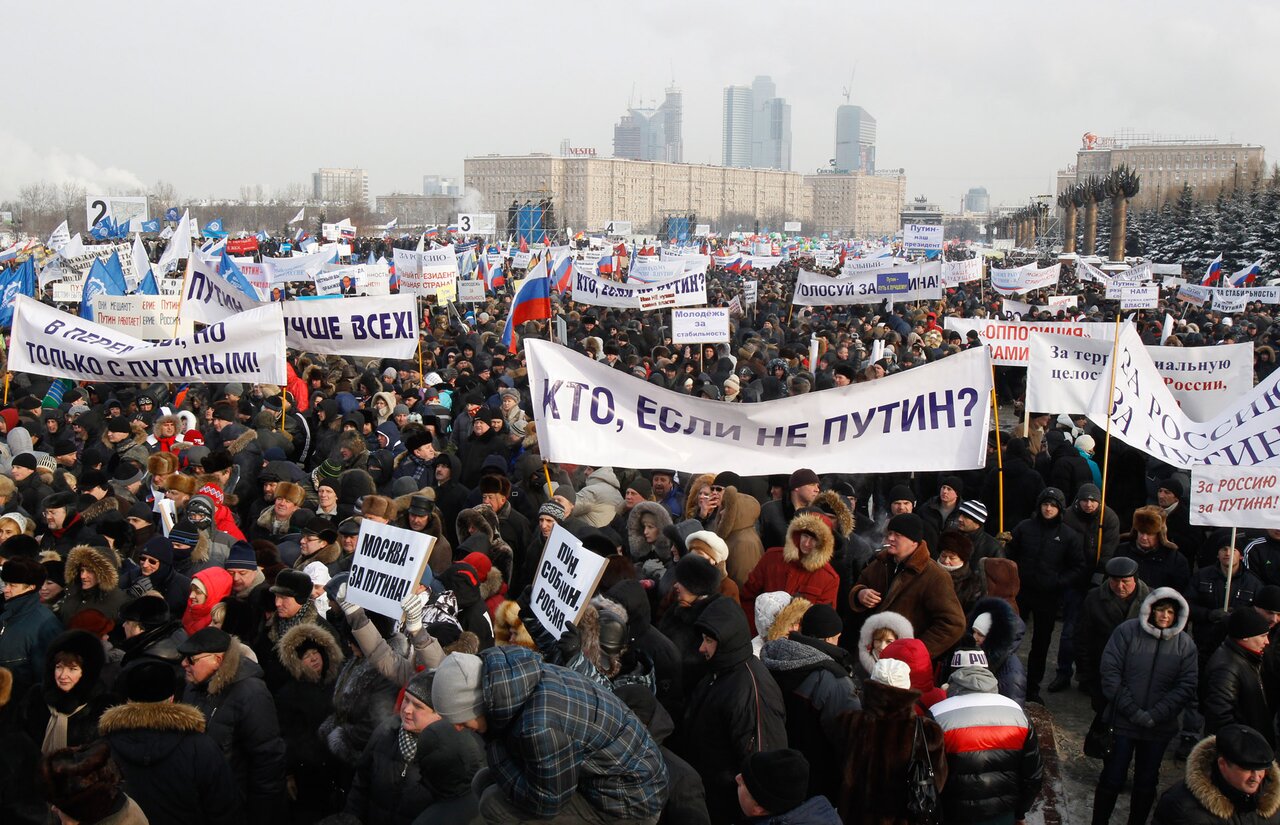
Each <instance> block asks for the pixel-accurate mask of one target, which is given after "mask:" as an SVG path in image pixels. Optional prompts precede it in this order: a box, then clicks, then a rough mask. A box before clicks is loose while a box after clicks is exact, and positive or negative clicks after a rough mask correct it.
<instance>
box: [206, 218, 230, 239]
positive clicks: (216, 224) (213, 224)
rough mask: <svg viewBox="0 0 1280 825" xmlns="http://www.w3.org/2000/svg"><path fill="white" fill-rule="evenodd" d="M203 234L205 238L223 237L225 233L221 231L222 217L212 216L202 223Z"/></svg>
mask: <svg viewBox="0 0 1280 825" xmlns="http://www.w3.org/2000/svg"><path fill="white" fill-rule="evenodd" d="M204 236H205V237H206V238H225V237H227V233H226V232H223V231H222V218H214V219H213V220H211V221H209V222H208V223H207V224H205V225H204Z"/></svg>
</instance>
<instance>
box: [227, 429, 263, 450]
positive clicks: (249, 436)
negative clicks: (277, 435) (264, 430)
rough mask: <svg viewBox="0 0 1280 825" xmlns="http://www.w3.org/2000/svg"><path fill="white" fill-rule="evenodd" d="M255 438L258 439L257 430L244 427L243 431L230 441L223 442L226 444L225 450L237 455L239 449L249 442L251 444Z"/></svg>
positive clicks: (246, 445) (242, 448)
mask: <svg viewBox="0 0 1280 825" xmlns="http://www.w3.org/2000/svg"><path fill="white" fill-rule="evenodd" d="M257 440H258V431H257V430H252V429H249V428H248V427H245V430H244V432H242V433H240V435H238V436H236V437H235V438H233V439H231V440H230V441H227V442H224V443H225V444H226V447H227V452H229V453H231V455H237V454H239V453H240V452H241V451H243V450H244V449H245V448H246V447H248V446H249V445H250V444H252V443H253V442H255V441H257Z"/></svg>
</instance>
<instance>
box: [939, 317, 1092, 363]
mask: <svg viewBox="0 0 1280 825" xmlns="http://www.w3.org/2000/svg"><path fill="white" fill-rule="evenodd" d="M943 325H944V327H945V328H946V329H954V330H955V331H956V332H958V333H960V337H961V338H962V339H967V338H968V336H969V330H974V331H975V332H977V333H978V339H979V340H980V341H982V343H983V344H985V345H986V347H987V352H988V353H989V354H990V355H991V363H993V364H1000V365H1003V366H1011V367H1025V366H1027V360H1028V357H1029V351H1028V347H1027V342H1028V340H1029V339H1030V338H1031V337H1032V336H1034V335H1037V334H1039V333H1048V334H1050V335H1073V336H1076V337H1078V338H1102V339H1105V340H1108V341H1113V340H1115V337H1116V325H1115V324H1102V323H1094V322H1071V321H988V320H984V319H982V318H953V317H951V316H949V315H948V316H947V317H946V319H945V320H944V322H943Z"/></svg>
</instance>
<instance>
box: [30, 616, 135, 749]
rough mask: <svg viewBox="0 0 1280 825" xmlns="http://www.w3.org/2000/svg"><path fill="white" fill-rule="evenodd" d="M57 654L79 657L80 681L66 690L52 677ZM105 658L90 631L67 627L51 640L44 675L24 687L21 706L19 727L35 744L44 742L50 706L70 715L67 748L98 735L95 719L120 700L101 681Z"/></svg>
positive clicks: (50, 714) (89, 740)
mask: <svg viewBox="0 0 1280 825" xmlns="http://www.w3.org/2000/svg"><path fill="white" fill-rule="evenodd" d="M59 653H73V654H75V655H76V656H78V657H80V662H81V669H80V673H81V676H80V681H79V682H77V683H76V684H75V685H74V686H72V688H71V690H69V691H63V690H60V689H58V687H57V685H56V684H55V683H54V680H53V669H54V661H53V660H54V657H55V656H56V655H57V654H59ZM106 661H107V657H106V653H105V652H104V651H103V649H102V642H101V641H99V640H98V639H97V638H96V637H94V635H93V634H92V633H88V632H86V631H83V630H68V631H67V632H66V633H63V634H62V635H61V636H59V637H58V638H56V639H54V640H53V642H52V643H51V644H50V645H49V650H48V652H47V653H46V654H45V658H44V678H43V680H42V681H41V683H40V684H38V685H32V686H31V687H30V688H29V689H28V690H27V695H26V699H25V701H24V702H23V706H22V709H21V711H22V726H23V728H24V729H25V731H26V733H27V736H29V737H30V738H31V741H32V742H34V743H35V744H36V747H40V743H41V742H43V741H44V735H45V729H46V728H47V727H48V724H49V718H50V716H52V713H51V712H50V710H49V709H50V708H51V707H52V708H55V709H57V710H58V711H59V712H61V713H69V714H71V715H70V716H69V717H68V718H67V745H66V746H67V747H69V748H74V747H77V746H79V745H87V744H88V743H90V742H92V741H93V740H95V739H97V738H98V718H99V717H101V716H102V713H103V711H105V710H106V709H107V708H109V707H111V706H112V705H116V704H119V702H120V700H119V698H118V697H116V695H115V694H113V693H110V692H109V691H108V690H107V688H106V685H104V684H103V683H102V670H103V668H104V667H105V666H106Z"/></svg>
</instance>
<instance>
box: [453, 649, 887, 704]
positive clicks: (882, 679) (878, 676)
mask: <svg viewBox="0 0 1280 825" xmlns="http://www.w3.org/2000/svg"><path fill="white" fill-rule="evenodd" d="M871 681H873V682H879V683H880V684H882V685H888V686H889V687H896V688H902V689H903V690H910V689H911V667H910V666H909V665H908V664H907V663H906V662H903V661H901V660H899V659H880V660H878V661H877V662H876V666H875V667H873V668H871ZM438 712H439V711H438V710H437V713H438Z"/></svg>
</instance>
